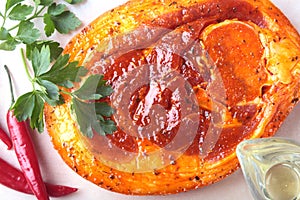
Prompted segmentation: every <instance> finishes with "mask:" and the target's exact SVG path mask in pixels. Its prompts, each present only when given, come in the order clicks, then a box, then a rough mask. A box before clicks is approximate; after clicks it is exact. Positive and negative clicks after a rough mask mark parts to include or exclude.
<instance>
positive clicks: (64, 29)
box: [0, 0, 82, 51]
mask: <svg viewBox="0 0 300 200" xmlns="http://www.w3.org/2000/svg"><path fill="white" fill-rule="evenodd" d="M65 1H66V2H68V3H72V4H75V3H80V2H82V0H65ZM26 2H27V1H25V0H7V1H6V4H5V9H4V11H3V12H0V18H2V25H1V27H0V41H1V43H0V49H1V50H6V51H13V50H15V49H16V46H17V45H19V44H22V43H23V44H26V45H31V44H34V43H36V42H38V39H39V38H40V36H41V32H40V30H39V29H38V28H36V27H35V24H34V22H33V20H35V19H39V18H41V19H43V23H44V25H45V26H44V33H45V35H46V36H47V37H49V36H51V35H52V34H53V33H54V31H55V30H57V31H58V32H59V33H62V34H65V33H69V32H70V31H72V30H75V29H76V28H78V27H79V26H80V25H81V22H80V20H79V19H78V18H77V17H76V16H75V14H74V13H72V12H71V11H69V10H68V9H67V6H66V5H65V4H57V3H55V2H54V1H53V0H32V3H28V2H27V3H26ZM8 20H10V22H11V23H12V24H13V25H11V27H7V21H8ZM0 22H1V21H0Z"/></svg>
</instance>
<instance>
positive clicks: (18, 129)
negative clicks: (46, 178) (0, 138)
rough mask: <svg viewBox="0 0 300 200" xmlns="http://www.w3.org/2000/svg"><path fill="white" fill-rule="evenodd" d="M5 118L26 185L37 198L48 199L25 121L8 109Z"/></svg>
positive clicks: (40, 199)
mask: <svg viewBox="0 0 300 200" xmlns="http://www.w3.org/2000/svg"><path fill="white" fill-rule="evenodd" d="M6 119H7V125H8V130H9V132H10V137H11V140H12V143H13V146H14V150H15V152H16V155H17V158H18V161H19V163H20V166H21V169H22V171H23V173H24V176H25V178H26V180H27V183H28V185H29V186H30V188H31V190H32V191H33V193H34V194H35V195H36V197H37V199H39V200H44V199H45V200H48V199H49V196H48V193H47V190H46V187H45V184H44V182H43V179H42V176H41V172H40V168H39V164H38V159H37V157H36V153H35V150H34V146H33V143H32V140H31V137H30V133H29V130H28V127H27V123H26V122H25V121H22V122H19V121H18V120H17V118H16V117H15V116H14V113H13V111H12V110H9V111H8V113H7V118H6Z"/></svg>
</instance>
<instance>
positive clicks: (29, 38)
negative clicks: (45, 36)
mask: <svg viewBox="0 0 300 200" xmlns="http://www.w3.org/2000/svg"><path fill="white" fill-rule="evenodd" d="M39 37H40V31H39V30H38V29H36V28H34V24H33V22H29V21H22V22H21V23H20V25H19V30H18V33H17V36H16V38H17V39H19V40H20V41H22V42H23V43H24V44H31V43H33V42H34V41H36V40H37V39H38V38H39Z"/></svg>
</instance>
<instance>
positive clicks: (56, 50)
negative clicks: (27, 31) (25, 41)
mask: <svg viewBox="0 0 300 200" xmlns="http://www.w3.org/2000/svg"><path fill="white" fill-rule="evenodd" d="M43 46H48V47H49V48H50V60H51V62H52V61H53V60H56V59H57V58H58V56H59V55H60V54H61V53H62V51H63V48H61V47H60V46H59V43H58V42H55V41H52V40H39V41H35V42H34V43H31V44H30V45H26V57H27V58H28V59H29V60H32V51H33V49H34V48H37V49H38V50H39V51H40V50H41V49H42V47H43Z"/></svg>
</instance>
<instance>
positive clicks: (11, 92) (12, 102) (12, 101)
mask: <svg viewBox="0 0 300 200" xmlns="http://www.w3.org/2000/svg"><path fill="white" fill-rule="evenodd" d="M4 68H5V70H6V73H7V76H8V80H9V88H10V95H11V107H12V106H13V104H14V103H15V97H14V90H13V86H12V81H11V76H10V72H9V70H8V67H7V65H4Z"/></svg>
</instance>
